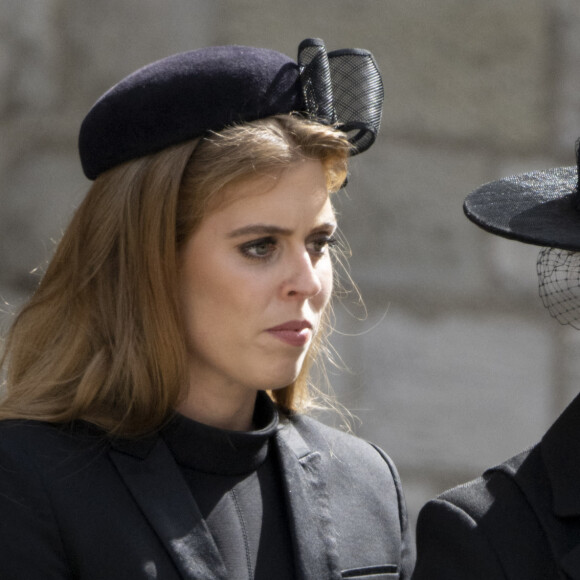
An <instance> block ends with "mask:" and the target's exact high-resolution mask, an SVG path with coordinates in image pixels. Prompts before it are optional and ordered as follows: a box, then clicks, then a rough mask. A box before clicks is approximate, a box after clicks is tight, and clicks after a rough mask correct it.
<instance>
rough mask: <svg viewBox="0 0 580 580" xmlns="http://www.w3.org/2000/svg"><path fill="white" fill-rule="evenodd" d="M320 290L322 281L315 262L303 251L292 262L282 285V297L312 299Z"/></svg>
mask: <svg viewBox="0 0 580 580" xmlns="http://www.w3.org/2000/svg"><path fill="white" fill-rule="evenodd" d="M321 290H322V280H321V275H320V273H319V272H318V271H317V269H316V262H314V261H313V260H312V257H311V256H310V254H309V253H308V252H307V251H304V252H302V253H301V254H300V255H299V256H296V258H295V259H294V260H293V261H292V265H291V267H290V270H289V272H288V277H287V278H286V281H285V283H284V290H283V292H284V295H285V296H289V297H292V296H302V297H304V298H312V297H313V296H316V295H317V294H318V293H319V292H320V291H321Z"/></svg>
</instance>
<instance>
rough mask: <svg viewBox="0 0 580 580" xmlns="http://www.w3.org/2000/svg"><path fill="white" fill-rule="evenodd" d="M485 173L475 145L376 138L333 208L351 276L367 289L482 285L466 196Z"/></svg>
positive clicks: (442, 289) (431, 291) (457, 289)
mask: <svg viewBox="0 0 580 580" xmlns="http://www.w3.org/2000/svg"><path fill="white" fill-rule="evenodd" d="M487 180H488V173H487V159H486V157H485V155H483V154H482V153H480V152H479V151H469V150H465V151H462V150H454V149H448V148H444V147H435V146H422V145H411V144H407V143H396V142H395V143H393V142H384V141H380V142H379V143H378V144H377V145H376V146H375V147H373V149H371V150H370V151H369V152H367V153H366V154H365V155H364V156H361V158H360V160H359V159H355V160H354V161H353V168H352V174H351V178H350V182H349V185H348V188H347V193H348V197H346V196H345V195H343V194H340V196H339V198H338V199H337V204H336V205H337V207H338V210H339V214H340V223H341V227H342V229H343V230H344V232H345V234H346V237H347V239H348V240H349V242H350V244H351V247H352V252H353V255H352V258H351V260H350V262H351V267H352V272H353V275H354V277H355V280H356V281H357V282H358V283H359V284H360V285H361V287H362V288H363V290H364V294H365V296H367V295H368V293H369V292H370V293H376V292H379V293H381V292H382V293H386V294H389V293H390V292H393V291H400V290H401V289H405V291H406V292H415V293H419V294H428V295H429V296H430V298H432V297H433V296H434V295H436V294H439V293H446V294H452V295H457V294H458V293H463V292H466V291H467V290H469V289H473V288H475V287H480V286H482V285H484V284H485V278H486V273H485V272H484V271H483V270H482V268H481V265H480V264H478V263H477V261H476V260H477V259H478V258H479V257H480V254H481V248H480V245H479V240H478V238H477V235H476V234H477V232H476V231H475V230H476V228H475V227H474V226H472V225H471V224H470V223H469V222H468V220H467V219H466V218H465V217H464V215H463V209H462V206H463V199H464V197H465V195H466V194H467V193H468V192H469V191H471V189H473V188H474V187H475V186H477V185H479V184H480V183H482V182H484V181H487Z"/></svg>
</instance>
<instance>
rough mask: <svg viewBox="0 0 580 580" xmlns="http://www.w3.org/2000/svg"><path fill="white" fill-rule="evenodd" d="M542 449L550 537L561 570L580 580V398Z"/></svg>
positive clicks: (554, 429) (547, 438)
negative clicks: (548, 501) (550, 518)
mask: <svg viewBox="0 0 580 580" xmlns="http://www.w3.org/2000/svg"><path fill="white" fill-rule="evenodd" d="M540 449H541V454H542V459H543V462H544V465H545V467H546V472H547V474H548V478H549V482H550V488H551V497H550V499H551V504H550V506H549V509H550V510H551V511H552V513H553V517H554V519H553V520H552V521H550V526H549V527H550V530H549V533H548V536H549V538H550V540H551V542H552V546H553V550H554V552H555V554H556V555H557V558H558V559H559V561H560V566H561V567H562V569H563V570H564V571H565V572H566V573H567V574H568V576H569V577H570V578H572V579H573V580H580V396H577V397H576V399H574V401H572V403H570V405H569V406H568V407H567V408H566V409H565V410H564V412H563V413H562V415H561V416H560V417H559V418H558V420H557V421H556V422H555V423H554V424H553V425H552V427H550V429H549V430H548V432H547V433H546V435H544V437H543V439H542V441H541V443H540ZM547 527H548V526H547Z"/></svg>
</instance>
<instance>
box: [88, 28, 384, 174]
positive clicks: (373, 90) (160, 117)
mask: <svg viewBox="0 0 580 580" xmlns="http://www.w3.org/2000/svg"><path fill="white" fill-rule="evenodd" d="M382 103H383V85H382V80H381V76H380V73H379V71H378V67H377V66H376V63H375V61H374V59H373V56H372V55H371V53H370V52H368V51H365V50H361V49H343V50H338V51H334V52H331V53H326V49H325V46H324V43H323V42H322V41H321V40H319V39H306V40H305V41H303V42H302V43H301V44H300V47H299V58H298V62H295V61H294V60H292V59H291V58H290V57H288V56H286V55H284V54H282V53H280V52H277V51H275V50H270V49H264V48H254V47H249V46H234V45H232V46H212V47H206V48H201V49H197V50H192V51H188V52H184V53H179V54H175V55H173V56H169V57H167V58H164V59H162V60H159V61H156V62H154V63H151V64H149V65H147V66H145V67H143V68H141V69H139V70H137V71H136V72H134V73H133V74H131V75H129V76H128V77H126V78H124V79H123V80H121V81H120V82H119V83H118V84H116V85H115V86H113V87H112V88H111V89H110V90H109V91H107V92H106V93H105V94H104V95H103V96H102V97H101V98H100V99H99V100H98V101H97V102H96V103H95V104H94V105H93V107H92V108H91V110H90V111H89V113H88V114H87V116H86V117H85V119H84V121H83V123H82V125H81V129H80V135H79V153H80V157H81V164H82V167H83V171H84V173H85V175H86V176H87V177H88V178H89V179H96V178H97V177H98V176H99V175H100V174H101V173H104V172H105V171H107V170H109V169H111V168H112V167H115V166H116V165H119V164H121V163H123V162H125V161H129V160H131V159H136V158H138V157H142V156H144V155H149V154H151V153H155V152H157V151H161V150H162V149H165V148H166V147H169V146H171V145H176V144H178V143H182V142H184V141H188V140H190V139H194V138H196V137H201V136H202V135H203V134H205V133H206V132H208V131H220V130H222V129H224V128H225V127H227V126H229V125H232V124H236V123H243V122H249V121H255V120H257V119H262V118H266V117H270V116H273V115H277V114H285V113H291V112H298V113H304V114H306V115H307V116H308V117H310V118H314V119H316V120H319V121H321V122H324V123H331V124H334V125H337V126H338V128H340V129H342V130H343V131H345V132H350V133H351V136H349V140H350V141H351V144H353V149H352V154H356V153H359V152H362V151H364V150H365V149H367V148H368V147H370V146H371V145H372V143H373V142H374V140H375V137H376V134H377V133H378V129H379V125H380V118H381V112H382Z"/></svg>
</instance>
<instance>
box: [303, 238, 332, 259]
mask: <svg viewBox="0 0 580 580" xmlns="http://www.w3.org/2000/svg"><path fill="white" fill-rule="evenodd" d="M335 245H336V238H334V237H332V236H328V235H324V236H319V237H317V238H315V239H314V240H312V241H310V242H309V243H308V245H307V247H308V251H309V252H310V253H311V254H313V255H315V256H321V255H322V254H324V253H325V251H326V249H327V248H329V247H332V246H335Z"/></svg>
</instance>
